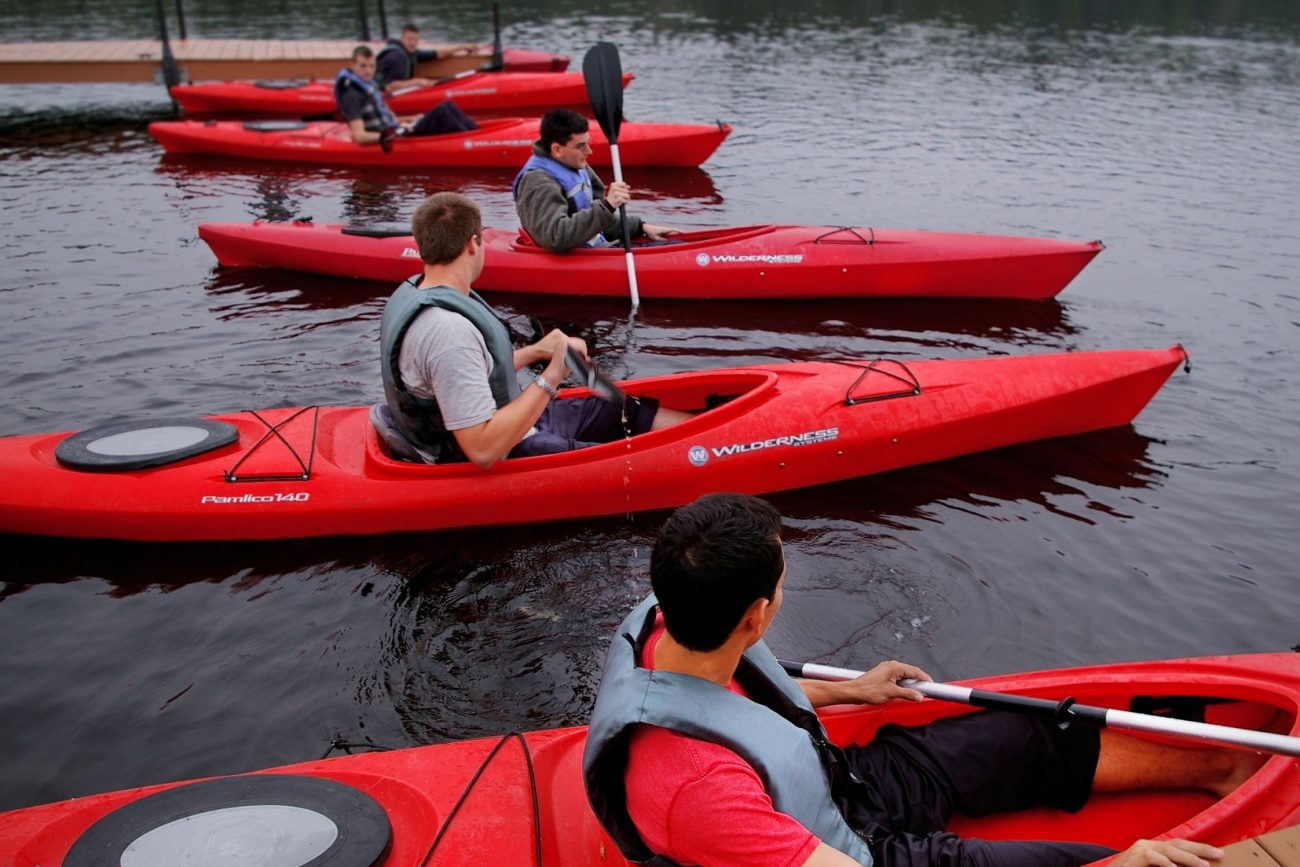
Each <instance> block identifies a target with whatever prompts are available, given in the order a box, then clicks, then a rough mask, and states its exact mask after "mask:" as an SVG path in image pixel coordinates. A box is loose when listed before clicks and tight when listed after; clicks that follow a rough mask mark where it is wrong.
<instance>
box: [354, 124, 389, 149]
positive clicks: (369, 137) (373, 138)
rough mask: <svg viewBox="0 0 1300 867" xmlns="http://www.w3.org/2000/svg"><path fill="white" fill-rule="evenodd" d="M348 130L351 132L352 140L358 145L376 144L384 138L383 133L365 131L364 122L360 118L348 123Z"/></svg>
mask: <svg viewBox="0 0 1300 867" xmlns="http://www.w3.org/2000/svg"><path fill="white" fill-rule="evenodd" d="M348 129H350V130H352V140H353V141H354V142H356V143H357V144H359V145H369V144H376V143H377V142H378V141H379V140H380V139H381V138H383V137H384V135H383V133H378V132H372V131H371V130H368V129H366V122H365V121H363V120H362V119H361V118H357V119H356V120H350V121H348Z"/></svg>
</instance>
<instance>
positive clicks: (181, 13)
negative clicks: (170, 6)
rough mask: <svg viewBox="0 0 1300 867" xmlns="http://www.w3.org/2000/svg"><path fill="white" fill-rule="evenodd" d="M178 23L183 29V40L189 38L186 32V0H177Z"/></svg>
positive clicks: (181, 29)
mask: <svg viewBox="0 0 1300 867" xmlns="http://www.w3.org/2000/svg"><path fill="white" fill-rule="evenodd" d="M176 24H177V26H178V27H179V28H180V31H181V41H182V42H183V41H185V40H186V39H188V38H189V36H188V35H186V33H185V0H176Z"/></svg>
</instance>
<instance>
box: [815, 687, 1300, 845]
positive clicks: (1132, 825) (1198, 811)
mask: <svg viewBox="0 0 1300 867" xmlns="http://www.w3.org/2000/svg"><path fill="white" fill-rule="evenodd" d="M1176 664H1177V661H1171V662H1169V663H1145V665H1147V666H1149V667H1155V666H1160V665H1165V666H1169V667H1172V666H1174V665H1176ZM1162 674H1163V675H1164V676H1163V677H1159V676H1157V677H1153V678H1152V680H1151V681H1148V682H1142V681H1140V680H1139V681H1138V682H1136V683H1135V682H1131V681H1125V680H1124V679H1123V678H1119V679H1117V680H1116V681H1114V682H1107V681H1103V680H1097V681H1088V680H1069V681H1062V682H1059V683H1052V684H1051V685H1050V686H1046V687H1038V686H1032V685H1030V684H1027V683H1021V684H1012V685H1009V688H1008V691H1012V692H1016V693H1020V694H1025V695H1033V696H1037V697H1041V698H1050V699H1053V700H1056V699H1059V698H1061V697H1062V696H1065V695H1069V696H1071V697H1072V698H1075V699H1077V700H1078V701H1079V702H1082V703H1085V704H1088V705H1095V706H1100V707H1107V708H1116V709H1119V710H1128V711H1134V712H1137V713H1148V714H1154V715H1156V716H1160V717H1166V718H1178V719H1187V720H1191V721H1196V722H1207V723H1212V724H1217V725H1225V726H1233V727H1237V728H1242V729H1252V730H1257V731H1271V732H1275V733H1292V734H1294V733H1295V732H1296V729H1297V713H1298V705H1297V696H1298V693H1297V688H1298V686H1300V685H1296V684H1293V683H1290V682H1286V683H1283V682H1281V681H1279V682H1278V683H1272V684H1270V683H1268V682H1265V681H1262V680H1255V681H1253V682H1252V681H1250V680H1245V679H1239V678H1236V677H1224V678H1222V679H1220V680H1219V681H1218V682H1216V681H1215V679H1214V678H1213V677H1207V676H1205V673H1204V671H1200V672H1190V671H1181V672H1169V671H1166V672H1162ZM1198 675H1199V676H1198ZM891 710H892V712H891V713H890V714H888V715H885V714H881V713H879V711H878V710H876V709H874V708H873V709H859V708H834V709H830V710H829V711H827V710H823V711H822V712H821V716H822V720H823V722H824V723H825V724H826V727H827V731H828V732H829V733H830V735H831V738H832V740H834V741H835V742H837V743H841V744H843V743H864V742H866V741H868V740H870V738H871V737H872V736H873V735H874V734H875V732H876V730H877V729H878V728H879V726H880V725H882V724H884V723H896V724H900V725H904V726H915V725H923V724H925V723H928V722H931V721H933V720H935V719H938V718H941V717H945V716H953V715H957V714H961V713H967V712H970V710H969V708H963V707H961V706H958V705H953V704H947V703H943V702H938V701H927V702H923V703H921V704H919V705H916V706H912V707H906V708H901V709H899V708H894V709H891ZM1129 734H1133V733H1129ZM1133 736H1136V737H1140V738H1147V739H1150V740H1154V741H1159V742H1162V743H1169V744H1178V745H1183V746H1196V745H1197V744H1196V742H1190V743H1189V742H1188V741H1186V740H1183V741H1179V740H1174V739H1172V738H1169V737H1167V736H1161V735H1154V734H1135V735H1133ZM1205 746H1207V747H1208V746H1212V745H1209V744H1205ZM1293 766H1294V760H1293V759H1290V758H1288V757H1286V756H1280V755H1278V756H1274V757H1272V758H1270V759H1269V760H1268V761H1266V762H1264V764H1263V766H1262V767H1260V768H1259V769H1258V770H1257V771H1255V773H1254V774H1253V776H1251V777H1250V778H1248V779H1247V780H1246V781H1245V782H1244V783H1242V784H1241V786H1240V787H1238V788H1237V789H1236V790H1235V791H1234V792H1232V793H1231V794H1230V795H1228V796H1227V797H1226V798H1223V799H1217V798H1216V797H1215V796H1214V795H1212V794H1211V793H1209V792H1206V791H1200V790H1195V789H1149V790H1141V791H1124V792H1097V793H1094V794H1093V795H1092V797H1091V798H1089V800H1088V802H1087V803H1086V804H1085V805H1084V807H1083V808H1082V809H1080V810H1079V811H1078V812H1076V813H1066V812H1063V811H1060V810H1056V809H1052V808H1049V807H1038V808H1034V809H1028V810H1020V811H1015V812H1010V813H997V814H993V815H987V816H981V817H970V816H964V815H961V814H957V815H954V816H953V818H952V820H951V821H950V822H949V824H948V827H947V830H949V831H951V832H953V833H955V834H958V835H960V836H963V837H979V838H983V839H992V840H1031V839H1044V840H1071V841H1080V842H1089V843H1096V844H1098V845H1103V846H1110V847H1112V848H1115V849H1124V848H1127V847H1128V846H1129V845H1131V844H1132V843H1133V842H1134V841H1136V840H1138V839H1140V838H1151V837H1156V836H1162V835H1170V836H1174V837H1185V838H1188V839H1199V840H1207V841H1213V840H1215V839H1219V840H1220V841H1222V839H1223V837H1224V836H1227V837H1230V838H1233V839H1235V838H1236V837H1237V836H1239V835H1238V834H1237V833H1236V831H1235V829H1236V828H1237V827H1238V826H1239V825H1240V824H1241V823H1242V821H1243V819H1244V818H1246V817H1250V816H1253V815H1256V814H1257V813H1258V811H1259V810H1260V809H1263V808H1267V807H1269V805H1270V799H1271V798H1272V797H1273V796H1272V794H1271V793H1274V792H1276V791H1278V790H1280V789H1282V788H1285V787H1286V786H1287V785H1289V784H1288V783H1287V782H1286V781H1287V780H1288V779H1290V778H1292V777H1293V776H1294V774H1295V769H1294V767H1293ZM1243 827H1244V826H1243Z"/></svg>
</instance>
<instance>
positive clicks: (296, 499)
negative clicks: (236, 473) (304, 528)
mask: <svg viewBox="0 0 1300 867" xmlns="http://www.w3.org/2000/svg"><path fill="white" fill-rule="evenodd" d="M310 499H311V494H309V493H307V492H306V491H300V492H298V493H296V494H279V493H277V494H240V495H239V496H238V497H214V496H211V495H205V496H203V497H200V498H199V505H200V506H242V505H245V504H248V503H305V502H307V501H308V500H310Z"/></svg>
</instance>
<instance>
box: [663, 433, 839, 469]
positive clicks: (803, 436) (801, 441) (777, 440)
mask: <svg viewBox="0 0 1300 867" xmlns="http://www.w3.org/2000/svg"><path fill="white" fill-rule="evenodd" d="M839 437H840V429H839V428H838V427H828V428H822V429H821V430H810V431H805V432H804V433H798V434H789V435H787V436H779V437H771V438H770V439H765V440H754V441H753V442H750V443H731V444H730V445H725V446H712V447H711V448H708V449H706V448H704V447H703V446H691V449H690V451H688V452H687V453H686V459H687V460H689V461H690V462H691V463H692V464H693V465H695V466H697V467H702V466H704V465H705V464H707V463H708V462H709V456H710V454H712V456H713V457H715V458H726V457H731V456H732V455H743V454H745V453H746V452H755V451H758V450H759V449H771V448H778V447H780V446H810V445H815V444H817V443H826V442H830V441H831V440H836V439H839Z"/></svg>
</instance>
